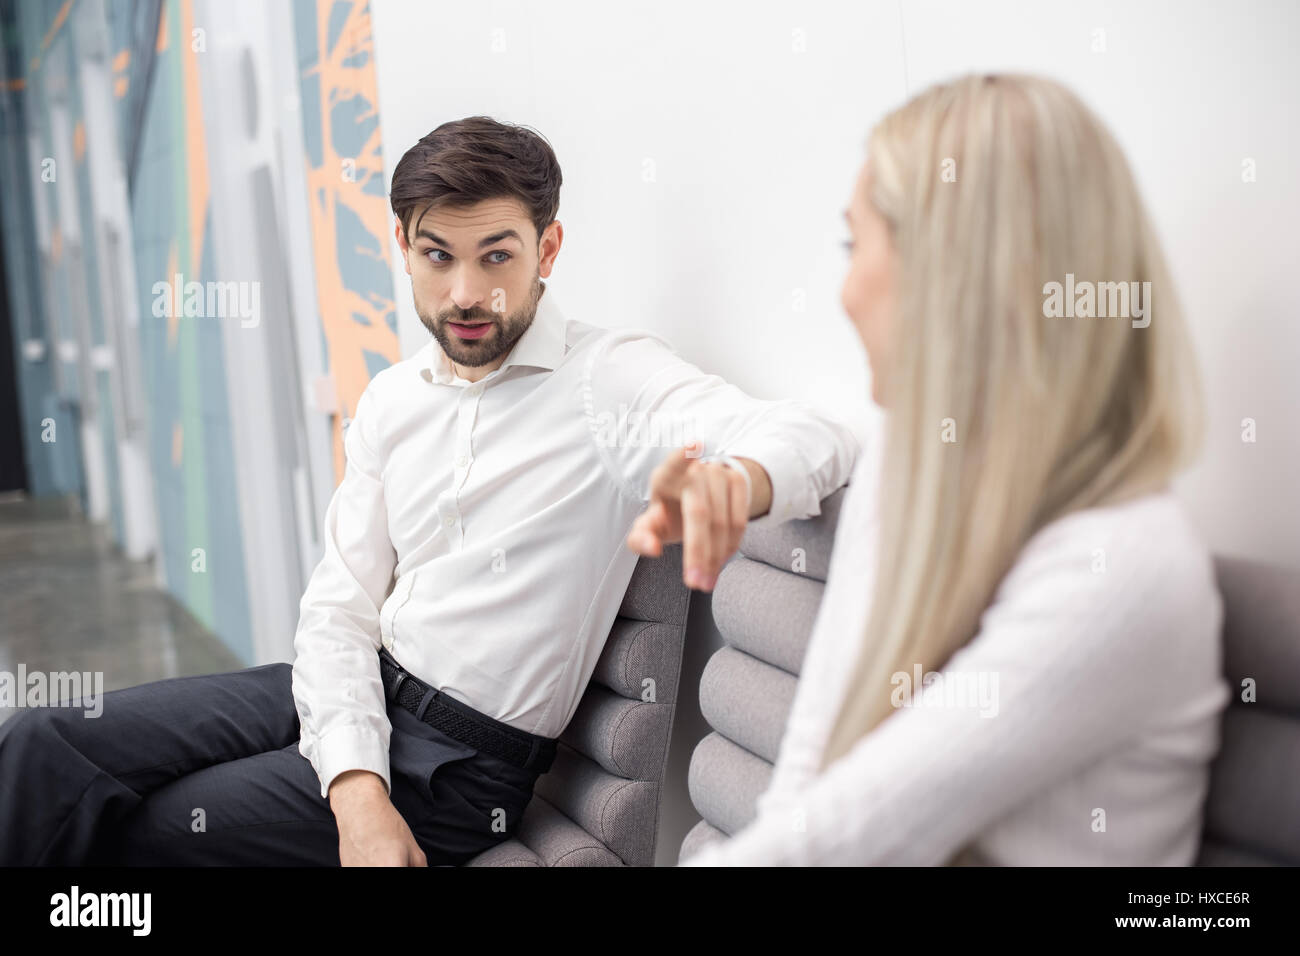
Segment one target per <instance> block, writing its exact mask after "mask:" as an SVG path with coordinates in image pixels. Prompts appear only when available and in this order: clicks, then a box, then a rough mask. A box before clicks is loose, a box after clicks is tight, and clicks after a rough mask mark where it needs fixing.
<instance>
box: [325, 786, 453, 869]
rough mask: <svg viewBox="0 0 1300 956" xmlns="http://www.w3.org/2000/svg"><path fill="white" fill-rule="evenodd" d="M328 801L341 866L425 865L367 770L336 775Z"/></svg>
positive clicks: (384, 792) (403, 823) (385, 794)
mask: <svg viewBox="0 0 1300 956" xmlns="http://www.w3.org/2000/svg"><path fill="white" fill-rule="evenodd" d="M329 800H330V809H331V810H333V811H334V819H335V821H336V822H337V823H338V827H339V862H340V863H341V864H342V865H343V866H428V865H429V861H428V860H427V859H426V858H425V856H424V851H423V850H421V849H420V846H419V844H417V843H416V842H415V837H414V836H412V835H411V828H410V827H408V826H407V825H406V821H405V820H403V819H402V815H401V814H400V813H398V812H397V808H396V807H395V806H393V803H392V801H391V800H390V799H389V798H388V791H387V789H386V788H385V787H384V781H383V780H382V779H381V778H380V777H379V776H378V775H377V774H374V773H371V772H370V771H369V770H349V771H347V772H346V773H341V774H339V775H338V777H336V778H335V780H334V782H333V783H331V784H330V791H329Z"/></svg>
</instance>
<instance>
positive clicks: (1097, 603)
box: [995, 491, 1222, 644]
mask: <svg viewBox="0 0 1300 956" xmlns="http://www.w3.org/2000/svg"><path fill="white" fill-rule="evenodd" d="M997 599H998V601H1001V602H1003V603H1004V604H1008V605H1010V606H1013V607H1016V608H1020V609H1022V610H1026V611H1027V612H1028V613H1030V614H1033V613H1036V612H1037V611H1043V612H1048V611H1049V610H1051V611H1054V613H1056V614H1058V615H1065V616H1074V617H1076V618H1086V619H1091V620H1094V621H1096V622H1097V624H1098V639H1099V640H1104V639H1105V635H1106V634H1115V633H1116V632H1117V631H1119V632H1126V633H1137V634H1140V635H1141V636H1142V639H1143V642H1144V643H1147V644H1160V643H1161V642H1164V641H1167V642H1172V643H1176V644H1177V643H1185V642H1186V641H1187V640H1189V639H1191V638H1194V637H1196V636H1197V635H1200V636H1203V637H1204V638H1206V640H1207V642H1208V641H1209V639H1210V638H1212V637H1215V636H1217V633H1218V628H1219V625H1220V623H1221V615H1222V604H1221V599H1220V596H1219V592H1218V587H1217V584H1216V581H1215V576H1214V562H1213V558H1212V555H1211V553H1210V550H1209V548H1208V547H1207V545H1206V543H1205V541H1204V540H1203V539H1202V537H1201V535H1200V534H1199V533H1198V532H1197V530H1196V528H1195V526H1194V525H1193V523H1192V521H1191V518H1190V517H1189V515H1188V514H1187V512H1186V509H1185V508H1184V507H1183V505H1182V503H1181V502H1179V501H1178V499H1177V498H1176V497H1175V496H1174V495H1173V494H1172V493H1171V492H1167V491H1165V492H1158V493H1151V494H1146V495H1142V496H1140V497H1136V498H1133V499H1130V500H1127V501H1124V502H1119V503H1116V504H1111V505H1105V506H1100V507H1094V508H1087V509H1082V510H1080V511H1076V512H1072V513H1070V514H1068V515H1065V516H1063V517H1061V518H1058V519H1056V520H1055V521H1052V522H1051V523H1049V524H1048V525H1046V526H1044V527H1043V528H1041V529H1040V530H1039V531H1038V532H1037V533H1035V534H1034V535H1033V536H1032V537H1031V538H1030V539H1029V541H1028V542H1026V544H1025V545H1024V547H1023V548H1022V549H1021V551H1020V553H1019V555H1018V556H1017V558H1016V561H1015V562H1014V564H1013V566H1012V568H1011V570H1010V571H1009V572H1008V573H1007V575H1006V576H1005V577H1004V578H1003V580H1002V582H1001V584H1000V585H999V588H998V595H997ZM995 603H997V602H995ZM1116 639H1123V638H1122V637H1120V636H1118V635H1117V638H1116Z"/></svg>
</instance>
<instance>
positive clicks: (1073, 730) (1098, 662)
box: [682, 441, 1230, 866]
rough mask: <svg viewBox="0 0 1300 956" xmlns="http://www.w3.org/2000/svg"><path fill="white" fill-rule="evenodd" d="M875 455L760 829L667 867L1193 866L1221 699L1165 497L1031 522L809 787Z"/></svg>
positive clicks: (836, 555) (870, 448) (848, 648)
mask: <svg viewBox="0 0 1300 956" xmlns="http://www.w3.org/2000/svg"><path fill="white" fill-rule="evenodd" d="M880 455H881V447H880V444H879V443H876V442H871V441H868V442H867V444H866V446H865V447H864V449H863V454H862V455H861V456H860V457H859V459H858V463H857V465H856V467H855V469H854V473H853V477H852V480H851V483H850V485H849V490H848V492H847V494H846V495H845V501H844V504H843V507H842V508H841V511H840V519H839V524H838V526H837V529H836V535H835V543H834V545H833V547H832V551H831V562H830V571H829V574H828V575H827V581H826V588H825V591H824V593H823V595H822V603H821V605H820V607H819V610H818V615H817V619H816V621H815V622H814V626H813V632H812V635H811V637H810V639H809V645H808V648H807V650H806V652H805V657H804V661H803V666H802V670H801V673H800V680H799V685H798V688H797V690H796V693H795V699H794V702H793V704H792V706H791V713H790V716H789V718H788V720H787V723H786V729H785V735H784V736H783V737H782V740H781V746H780V749H779V752H778V755H777V759H776V763H775V765H774V767H773V771H772V778H771V780H770V782H769V785H768V789H767V790H766V791H765V792H764V793H763V794H761V795H760V796H759V798H758V804H757V808H756V809H757V815H756V817H755V819H754V820H752V821H751V822H750V824H749V825H748V826H746V827H744V828H743V829H741V830H739V831H738V832H737V833H736V834H735V835H734V836H732V837H731V838H730V839H726V840H720V841H717V842H715V843H712V844H710V845H709V846H706V847H705V848H704V849H702V850H700V851H699V852H698V853H696V854H694V855H693V856H691V857H688V858H686V859H685V860H683V861H682V864H683V865H686V866H733V865H742V866H743V865H756V866H773V865H841V866H844V865H850V866H852V865H880V864H902V865H912V866H924V865H937V864H942V863H946V862H949V861H951V860H953V858H954V857H956V858H957V859H956V862H959V863H963V864H984V865H1012V866H1033V865H1047V866H1058V865H1060V866H1067V865H1070V866H1084V865H1099V864H1105V865H1128V866H1166V865H1172V866H1187V865H1190V864H1191V863H1192V862H1193V861H1194V860H1195V857H1196V853H1197V850H1198V848H1199V846H1200V834H1201V824H1202V807H1203V804H1204V800H1205V796H1206V792H1207V789H1208V786H1209V769H1208V767H1209V763H1210V761H1211V760H1212V759H1213V757H1214V755H1215V753H1216V752H1217V749H1218V745H1219V734H1220V730H1219V720H1220V717H1221V713H1222V710H1223V708H1224V706H1225V704H1226V703H1227V701H1228V698H1229V695H1230V692H1229V688H1228V685H1227V682H1226V681H1225V679H1224V678H1223V676H1222V671H1221V652H1220V639H1219V629H1220V626H1221V622H1222V604H1221V599H1220V597H1219V593H1218V590H1217V588H1216V585H1215V580H1214V573H1213V566H1212V563H1211V559H1210V554H1209V552H1208V551H1207V549H1206V547H1205V545H1204V544H1203V543H1202V542H1201V540H1200V539H1199V537H1198V535H1197V534H1196V533H1195V530H1194V529H1193V528H1192V526H1191V524H1190V522H1189V521H1188V519H1187V516H1186V515H1185V513H1184V512H1183V509H1182V507H1181V506H1180V505H1179V503H1178V501H1177V500H1176V499H1175V498H1174V497H1173V496H1172V495H1170V494H1151V495H1146V496H1143V497H1141V498H1137V499H1134V500H1132V501H1130V502H1127V503H1123V504H1119V505H1114V506H1110V507H1103V508H1091V509H1086V510H1083V511H1079V512H1077V513H1075V514H1072V515H1068V516H1066V517H1064V518H1061V519H1059V520H1057V521H1054V522H1052V523H1050V524H1049V525H1047V526H1046V527H1044V528H1043V529H1041V530H1040V531H1039V532H1038V533H1037V534H1035V535H1034V536H1033V537H1032V538H1031V539H1030V540H1029V541H1028V542H1027V543H1026V545H1025V546H1024V547H1023V548H1022V549H1021V552H1020V554H1019V555H1018V556H1017V559H1016V562H1015V564H1014V565H1013V567H1012V569H1011V571H1010V572H1009V573H1008V574H1007V575H1006V577H1005V578H1004V579H1003V580H1002V582H1001V584H1000V585H999V587H998V588H997V590H996V592H995V594H994V597H993V600H992V602H991V603H990V605H989V607H988V608H987V609H986V610H985V611H984V613H983V615H982V617H981V620H980V623H979V630H978V632H977V633H976V635H975V636H974V637H973V638H972V639H971V640H970V641H969V642H968V643H967V644H966V645H965V646H964V647H963V648H962V649H960V650H959V651H958V652H957V653H956V654H954V655H953V657H952V659H951V660H950V661H949V662H948V664H947V665H946V666H945V667H943V668H941V669H940V671H939V673H938V677H937V678H933V679H932V682H931V684H930V687H929V688H928V689H924V690H921V693H920V694H919V696H918V695H916V694H913V695H911V696H908V695H907V694H904V693H903V691H904V690H906V689H907V684H905V683H903V682H902V681H901V680H900V681H899V683H898V684H897V685H895V690H896V691H897V692H898V695H899V696H898V701H897V702H898V703H902V704H911V706H901V707H899V708H898V709H897V710H896V711H895V712H894V713H892V714H890V715H889V716H888V717H887V718H886V719H885V720H884V721H883V722H882V723H881V724H880V725H879V726H877V727H876V728H875V729H874V730H872V731H871V732H870V733H868V734H866V735H864V736H863V737H862V738H861V739H860V740H859V741H858V742H857V744H856V745H855V746H854V747H852V748H851V749H850V750H849V751H848V752H847V753H846V754H845V755H844V756H843V757H842V758H841V759H840V760H838V761H836V762H835V763H834V764H832V765H831V766H830V767H829V768H827V770H826V772H824V773H818V764H819V763H820V760H821V755H822V752H823V750H824V749H825V745H826V741H827V739H828V738H829V736H830V732H831V727H832V724H833V722H834V719H835V716H836V714H837V712H838V709H839V706H840V702H841V701H842V700H843V698H844V696H845V694H847V693H849V692H850V690H851V689H850V688H849V687H847V686H846V685H847V682H848V676H849V673H850V671H851V670H852V665H853V662H854V660H855V659H856V656H857V654H858V650H859V648H860V647H861V642H862V639H863V638H862V634H863V628H864V627H865V625H866V619H867V614H868V612H869V604H870V595H871V590H872V582H873V580H874V578H875V573H876V559H877V554H876V549H877V543H878V542H877V536H878V533H879V518H880V516H879V511H878V507H877V506H878V498H877V495H878V488H879V468H880V464H881V458H880ZM909 676H911V675H909ZM925 679H926V678H925V677H923V679H922V687H923V688H924V684H925ZM963 680H964V683H963V682H962V681H963ZM912 686H913V687H915V685H914V684H913V685H912Z"/></svg>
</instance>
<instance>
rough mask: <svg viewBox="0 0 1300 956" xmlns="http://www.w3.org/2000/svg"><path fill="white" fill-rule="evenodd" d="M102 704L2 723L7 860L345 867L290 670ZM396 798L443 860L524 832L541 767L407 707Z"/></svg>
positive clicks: (248, 672) (252, 671)
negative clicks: (498, 753) (486, 748)
mask: <svg viewBox="0 0 1300 956" xmlns="http://www.w3.org/2000/svg"><path fill="white" fill-rule="evenodd" d="M101 704H102V708H103V709H102V713H100V716H98V717H88V716H86V713H85V711H84V710H83V709H81V708H80V707H74V706H53V707H37V708H31V709H24V710H20V711H19V712H18V713H17V714H15V715H13V716H11V717H10V718H9V719H8V720H6V721H5V722H4V723H3V724H0V865H5V866H48V865H55V866H83V865H132V866H137V865H139V866H187V865H228V866H338V865H339V834H338V827H337V825H336V823H335V820H334V815H333V813H332V811H331V810H330V806H329V801H328V800H326V799H324V798H322V797H321V795H320V779H319V778H318V777H317V776H316V772H315V770H313V769H312V766H311V763H310V762H309V761H308V760H307V758H305V757H303V756H302V755H301V754H300V753H299V752H298V735H299V726H298V713H297V709H296V708H295V706H294V700H293V691H292V668H291V666H290V665H289V664H267V665H263V666H261V667H251V668H247V669H245V670H239V671H233V672H230V673H225V674H212V675H205V676H201V677H176V678H170V679H167V680H160V681H154V682H153V683H149V684H141V685H140V686H138V687H128V688H125V689H123V690H116V691H109V692H107V693H105V694H104V695H103V696H102V698H101ZM388 719H389V722H390V724H391V726H392V734H391V738H390V740H389V767H390V774H391V782H392V795H391V799H392V802H393V805H394V806H395V807H396V808H397V810H398V812H399V813H401V815H402V818H403V819H404V820H405V821H406V823H407V826H409V827H410V828H411V832H412V834H413V835H414V837H415V840H416V842H417V843H418V844H419V845H420V848H421V849H422V850H423V851H424V853H425V855H426V857H427V858H428V862H429V865H430V866H447V865H458V864H461V863H464V862H466V861H468V860H470V859H472V858H473V857H474V856H476V855H477V854H479V853H481V852H483V851H484V850H486V849H489V848H490V847H492V846H494V845H496V844H498V843H500V842H502V841H503V840H506V839H509V838H510V837H511V836H512V835H513V834H514V833H515V831H516V830H517V828H518V825H519V819H520V817H521V816H522V815H523V812H524V809H525V807H526V806H527V805H528V802H529V800H530V799H531V798H532V793H533V784H534V783H535V781H536V779H537V773H536V771H535V770H522V769H520V768H518V767H516V766H514V765H513V764H510V763H508V762H506V761H504V760H501V759H499V758H497V757H495V756H493V755H492V754H488V753H484V752H481V751H479V750H477V749H475V748H474V747H472V746H470V745H468V744H465V743H462V742H461V741H459V740H456V739H454V738H452V737H450V736H448V735H446V734H444V733H442V732H441V731H439V730H436V729H434V728H433V727H430V726H429V725H428V724H425V723H423V722H421V721H419V720H416V718H415V717H414V715H412V714H411V713H409V712H408V711H406V710H404V709H402V708H401V707H398V706H395V705H394V704H392V703H389V705H388Z"/></svg>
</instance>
